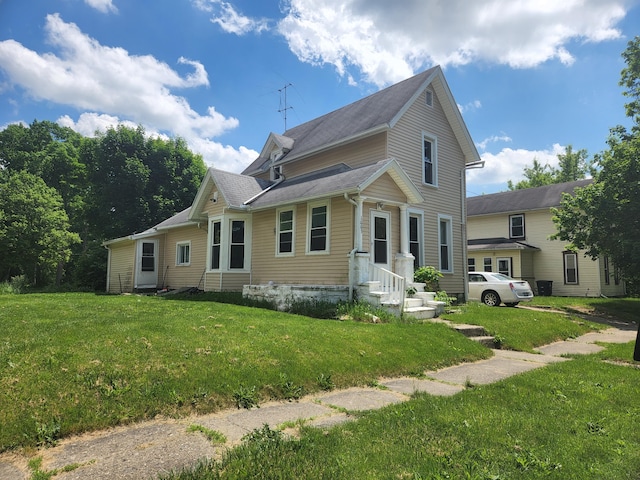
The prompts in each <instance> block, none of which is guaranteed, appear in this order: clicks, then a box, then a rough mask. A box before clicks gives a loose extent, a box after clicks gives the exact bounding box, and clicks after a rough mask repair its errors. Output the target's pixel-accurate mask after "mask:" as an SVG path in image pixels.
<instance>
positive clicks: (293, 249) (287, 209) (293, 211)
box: [276, 205, 296, 257]
mask: <svg viewBox="0 0 640 480" xmlns="http://www.w3.org/2000/svg"><path fill="white" fill-rule="evenodd" d="M282 212H291V230H281V229H280V226H281V225H280V214H281V213H282ZM286 232H291V251H290V252H281V251H280V235H281V234H282V233H286ZM295 256H296V207H295V205H294V206H292V207H282V208H278V209H277V210H276V257H295Z"/></svg>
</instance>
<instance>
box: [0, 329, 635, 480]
mask: <svg viewBox="0 0 640 480" xmlns="http://www.w3.org/2000/svg"><path fill="white" fill-rule="evenodd" d="M635 338H636V331H635V329H629V330H626V329H621V328H609V329H607V330H603V331H601V332H597V333H588V334H586V335H583V336H581V337H579V338H576V339H574V340H569V341H563V342H557V343H554V344H551V345H547V346H544V347H540V348H538V349H537V350H538V351H539V352H540V353H539V354H531V353H523V352H513V351H507V350H493V353H494V356H493V357H492V358H490V359H487V360H481V361H479V362H474V363H468V364H462V365H456V366H453V367H448V368H444V369H442V370H438V371H433V372H426V377H427V378H426V379H418V378H396V379H385V380H382V381H381V382H380V385H381V386H383V387H385V388H384V389H381V388H351V389H348V390H342V391H333V392H328V393H321V394H314V395H310V396H308V397H305V398H303V399H301V400H299V401H298V402H292V403H284V402H274V403H268V404H263V405H261V407H260V408H257V409H252V410H226V411H222V412H218V413H215V414H211V415H202V416H194V417H189V418H184V419H180V420H155V421H150V422H143V423H139V424H136V425H133V426H126V427H118V428H113V429H109V430H106V431H102V432H95V433H91V434H86V435H82V436H79V437H75V438H68V439H64V440H62V441H60V443H59V444H58V445H57V446H56V447H53V448H48V449H43V450H41V451H38V452H34V453H33V454H32V455H31V458H33V457H37V456H41V457H42V466H41V470H43V471H50V470H54V469H62V468H64V467H65V466H69V465H73V464H76V465H79V466H78V467H77V468H75V469H74V470H72V471H69V472H62V473H59V474H58V475H56V476H55V477H54V478H55V479H56V480H75V479H89V480H99V479H105V480H106V479H109V480H114V479H143V478H157V475H158V474H160V473H167V472H169V471H171V470H180V469H182V468H183V467H186V466H189V465H193V464H195V463H196V462H197V461H198V460H199V459H202V458H211V457H216V456H218V455H219V454H220V453H221V452H222V451H223V449H225V448H228V447H229V446H233V445H235V444H237V443H238V442H240V440H241V438H242V437H243V436H244V435H245V434H246V433H248V432H251V431H252V430H254V429H256V428H260V427H262V426H263V425H264V424H268V425H269V426H270V427H271V428H277V427H280V426H282V425H285V426H290V427H294V426H295V425H296V423H297V422H300V421H304V422H305V424H307V425H314V426H317V427H320V428H326V427H329V426H331V425H334V424H336V423H340V422H345V421H348V420H350V419H351V418H352V417H350V415H349V413H348V412H354V411H361V410H371V409H377V408H381V407H384V406H386V405H390V404H393V403H398V402H403V401H406V400H408V399H409V398H410V396H411V394H413V393H414V392H426V393H428V394H430V395H455V394H456V393H458V392H460V391H462V390H464V389H465V388H467V386H469V385H485V384H489V383H493V382H497V381H499V380H502V379H504V378H507V377H510V376H512V375H515V374H518V373H522V372H526V371H529V370H533V369H535V368H540V367H543V366H545V365H548V364H550V363H554V362H563V361H568V359H567V358H565V357H562V355H565V354H588V353H595V352H598V351H600V350H602V348H603V347H601V346H599V345H596V344H595V343H596V342H603V343H627V342H630V341H633V340H635ZM191 425H200V426H203V427H206V428H208V429H212V430H216V431H218V432H221V433H223V434H224V435H225V436H226V437H227V443H226V444H225V445H223V446H220V445H218V446H214V445H212V443H211V442H209V441H208V440H207V439H206V438H205V437H204V435H203V434H201V433H198V432H188V428H189V427H190V426H191ZM27 461H28V459H27V458H25V457H23V456H21V455H18V454H16V453H12V454H5V455H2V456H0V479H2V480H28V479H29V478H30V474H31V472H30V470H29V468H28V466H27Z"/></svg>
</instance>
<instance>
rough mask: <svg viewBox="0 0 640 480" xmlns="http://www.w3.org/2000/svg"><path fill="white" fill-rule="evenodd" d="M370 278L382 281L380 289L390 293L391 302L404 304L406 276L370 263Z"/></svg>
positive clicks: (389, 299)
mask: <svg viewBox="0 0 640 480" xmlns="http://www.w3.org/2000/svg"><path fill="white" fill-rule="evenodd" d="M369 280H370V281H374V282H380V290H381V291H382V292H384V293H386V294H387V295H388V301H389V302H391V303H394V304H397V305H399V306H402V305H404V296H405V290H404V277H402V276H400V275H397V274H395V273H393V272H391V271H389V270H387V269H386V268H381V267H378V266H377V265H375V264H373V263H370V264H369Z"/></svg>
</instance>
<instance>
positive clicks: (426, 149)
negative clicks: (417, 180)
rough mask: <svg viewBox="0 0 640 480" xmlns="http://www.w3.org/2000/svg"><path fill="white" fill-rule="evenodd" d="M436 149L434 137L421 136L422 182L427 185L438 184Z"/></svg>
mask: <svg viewBox="0 0 640 480" xmlns="http://www.w3.org/2000/svg"><path fill="white" fill-rule="evenodd" d="M437 151H438V148H437V142H436V139H435V138H434V137H430V136H428V135H427V134H426V133H423V134H422V166H423V168H422V182H423V183H426V184H427V185H434V186H436V185H437V184H438V163H437V157H438V152H437Z"/></svg>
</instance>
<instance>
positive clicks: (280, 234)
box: [276, 208, 295, 256]
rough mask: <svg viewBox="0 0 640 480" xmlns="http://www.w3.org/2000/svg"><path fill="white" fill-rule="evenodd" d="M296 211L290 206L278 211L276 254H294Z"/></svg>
mask: <svg viewBox="0 0 640 480" xmlns="http://www.w3.org/2000/svg"><path fill="white" fill-rule="evenodd" d="M294 213H295V212H294V210H293V209H290V208H289V209H282V210H278V211H277V214H276V215H277V218H276V222H277V231H276V255H280V256H292V255H293V254H294V250H293V239H294V229H293V227H294Z"/></svg>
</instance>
